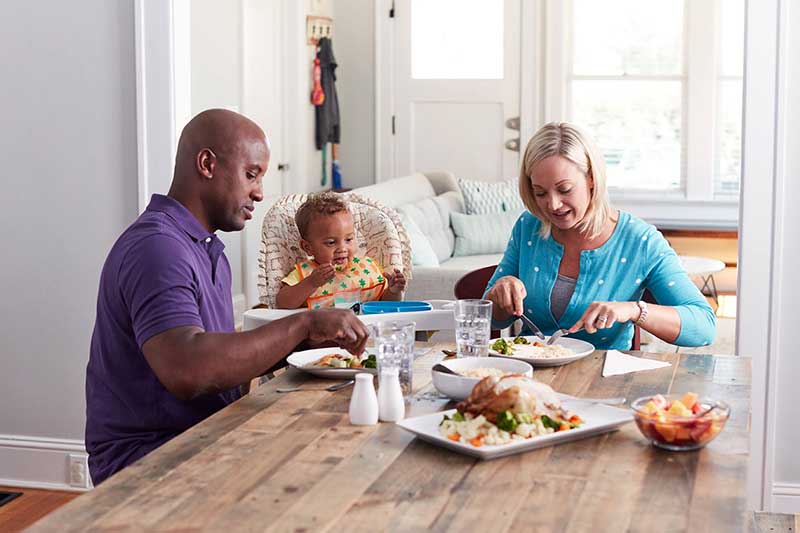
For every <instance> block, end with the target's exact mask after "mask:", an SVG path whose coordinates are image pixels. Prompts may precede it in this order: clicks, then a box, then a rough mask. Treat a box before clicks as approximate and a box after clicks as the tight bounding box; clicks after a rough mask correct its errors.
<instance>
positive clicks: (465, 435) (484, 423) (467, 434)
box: [439, 415, 553, 445]
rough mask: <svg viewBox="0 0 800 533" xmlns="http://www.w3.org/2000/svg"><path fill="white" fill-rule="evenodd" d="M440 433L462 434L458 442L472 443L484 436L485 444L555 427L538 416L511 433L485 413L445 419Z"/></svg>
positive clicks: (448, 434)
mask: <svg viewBox="0 0 800 533" xmlns="http://www.w3.org/2000/svg"><path fill="white" fill-rule="evenodd" d="M439 433H441V434H442V435H443V436H444V437H447V438H449V437H450V435H455V434H458V435H460V437H459V439H458V442H461V443H463V444H470V442H469V441H471V440H472V439H474V438H476V437H478V436H482V439H481V440H482V442H483V444H489V445H501V444H508V443H510V442H515V441H520V440H525V439H528V438H531V437H538V436H541V435H548V434H550V433H553V429H552V428H546V427H544V425H543V424H542V421H541V419H540V418H536V419H535V420H534V421H533V423H532V424H519V425H517V427H516V429H515V430H514V432H513V433H509V432H508V431H504V430H502V429H500V428H498V427H497V426H496V425H494V424H492V423H491V422H489V421H488V420H486V418H485V417H484V416H483V415H478V416H477V417H475V418H471V417H470V415H466V420H464V421H463V422H458V421H455V420H445V421H444V422H442V424H441V425H440V426H439Z"/></svg>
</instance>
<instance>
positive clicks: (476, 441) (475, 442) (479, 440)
mask: <svg viewBox="0 0 800 533" xmlns="http://www.w3.org/2000/svg"><path fill="white" fill-rule="evenodd" d="M469 443H470V444H472V445H473V446H475V447H476V448H477V447H479V446H483V439H482V438H481V436H480V435H478V436H477V437H475V438H474V439H472V440H471V441H469Z"/></svg>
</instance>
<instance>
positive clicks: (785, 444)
mask: <svg viewBox="0 0 800 533" xmlns="http://www.w3.org/2000/svg"><path fill="white" fill-rule="evenodd" d="M786 12H787V13H786V14H787V20H786V21H785V22H786V27H787V28H790V30H789V33H788V35H789V37H788V39H789V43H788V47H787V48H788V49H787V53H786V57H785V59H784V61H785V65H786V69H787V94H788V95H789V96H788V98H786V101H785V106H786V115H785V119H784V120H785V124H786V129H785V131H786V137H785V143H786V144H785V149H786V161H785V165H786V166H785V168H786V171H785V175H786V178H785V183H784V187H785V188H784V190H783V192H782V194H781V198H780V199H779V201H781V202H783V209H784V217H785V218H784V227H783V241H782V243H781V244H780V247H781V253H782V257H781V258H780V265H781V266H782V268H783V280H782V281H783V283H782V286H781V300H780V310H779V316H780V317H782V320H783V321H782V324H783V325H784V326H783V327H782V328H780V330H779V333H778V337H779V339H778V346H780V349H781V351H780V353H779V354H778V361H777V368H776V372H775V375H776V376H777V381H778V383H777V385H778V387H777V393H776V398H775V405H776V407H777V412H776V413H775V420H776V428H777V429H776V434H775V442H774V445H775V468H774V472H775V480H774V481H775V482H776V483H785V484H788V485H790V487H791V488H790V490H789V492H792V493H793V494H792V496H793V497H794V499H793V506H792V508H791V509H789V508H786V507H783V508H782V509H779V510H780V511H781V512H789V511H791V512H794V513H797V512H800V492H797V491H800V459H798V454H797V448H796V445H797V443H798V442H800V425H799V424H797V420H798V418H800V404H799V403H798V401H797V382H798V379H800V357H798V353H800V339H798V336H797V332H796V324H797V318H796V317H797V304H798V302H799V301H800V273H798V268H797V267H798V266H799V265H800V237H798V231H797V228H799V227H800V210H798V209H797V199H798V198H800V179H798V176H800V132H798V130H797V128H796V127H793V125H795V124H798V123H800V101H798V94H800V5H798V4H797V3H796V2H789V3H788V7H787V9H786ZM773 260H775V259H773Z"/></svg>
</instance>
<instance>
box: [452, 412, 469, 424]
mask: <svg viewBox="0 0 800 533" xmlns="http://www.w3.org/2000/svg"><path fill="white" fill-rule="evenodd" d="M464 420H466V418H464V413H462V412H461V411H456V412H455V413H453V422H463V421H464Z"/></svg>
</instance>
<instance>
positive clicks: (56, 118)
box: [0, 0, 137, 488]
mask: <svg viewBox="0 0 800 533" xmlns="http://www.w3.org/2000/svg"><path fill="white" fill-rule="evenodd" d="M133 5H134V2H133V0H125V1H123V0H119V1H115V2H108V1H106V0H86V1H84V2H79V3H65V2H60V1H56V0H50V1H39V2H29V1H27V0H12V1H7V2H4V3H3V21H4V24H3V31H2V32H0V70H2V72H4V73H5V75H4V76H3V82H2V84H0V116H2V117H3V119H2V121H3V127H2V128H0V147H1V148H2V151H3V153H4V154H5V162H4V165H3V166H4V169H3V175H4V179H3V185H4V187H3V192H2V196H0V226H1V227H3V228H5V229H6V232H5V238H4V239H5V243H4V250H5V251H4V253H3V260H2V261H1V262H0V269H2V274H1V275H0V294H2V296H3V297H2V298H0V339H2V343H0V359H2V361H3V364H2V374H0V375H1V376H2V377H1V378H0V380H2V387H0V403H1V404H2V406H3V407H2V408H1V409H0V485H5V484H12V483H14V484H17V483H19V482H23V484H24V483H25V482H27V483H36V484H38V485H40V486H51V487H54V488H64V483H65V482H66V479H67V477H66V472H67V462H66V457H65V452H70V451H71V452H75V453H78V454H79V455H83V453H82V450H83V430H84V412H85V405H84V373H85V367H86V362H87V360H88V350H89V339H90V336H91V332H92V327H93V324H94V316H95V305H96V297H97V286H98V280H99V274H100V269H101V267H102V264H103V261H104V259H105V256H106V254H107V252H108V250H109V248H110V247H111V245H112V244H113V242H114V241H115V239H116V238H117V236H118V235H119V234H120V233H121V232H122V230H124V228H125V227H126V226H127V225H128V224H129V223H130V222H131V221H132V220H133V219H134V218H135V217H136V215H137V159H136V157H137V155H136V94H135V87H136V81H135V54H134V7H133Z"/></svg>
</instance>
